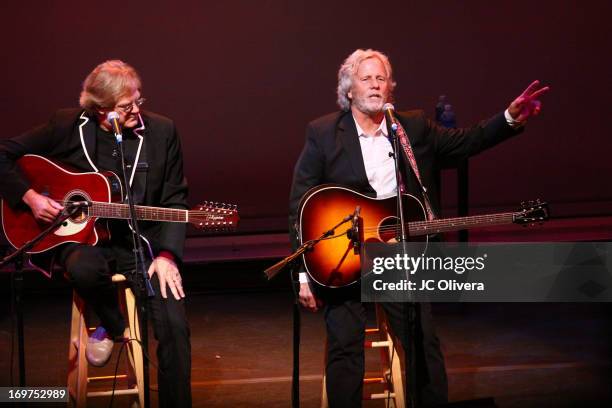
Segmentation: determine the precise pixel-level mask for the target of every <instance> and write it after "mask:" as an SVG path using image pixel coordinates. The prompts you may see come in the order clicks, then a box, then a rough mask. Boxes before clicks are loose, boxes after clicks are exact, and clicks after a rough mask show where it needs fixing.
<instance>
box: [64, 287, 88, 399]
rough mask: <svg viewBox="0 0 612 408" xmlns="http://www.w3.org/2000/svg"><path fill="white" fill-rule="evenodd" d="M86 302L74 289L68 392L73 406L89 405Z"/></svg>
mask: <svg viewBox="0 0 612 408" xmlns="http://www.w3.org/2000/svg"><path fill="white" fill-rule="evenodd" d="M85 312H86V310H85V302H84V301H83V299H81V298H80V296H79V295H77V293H76V292H74V291H73V295H72V319H71V324H70V345H69V348H68V392H69V395H70V398H69V403H70V405H71V406H76V407H77V408H79V407H85V406H86V405H87V358H86V357H85V348H86V347H87V338H88V333H87V326H86V324H85Z"/></svg>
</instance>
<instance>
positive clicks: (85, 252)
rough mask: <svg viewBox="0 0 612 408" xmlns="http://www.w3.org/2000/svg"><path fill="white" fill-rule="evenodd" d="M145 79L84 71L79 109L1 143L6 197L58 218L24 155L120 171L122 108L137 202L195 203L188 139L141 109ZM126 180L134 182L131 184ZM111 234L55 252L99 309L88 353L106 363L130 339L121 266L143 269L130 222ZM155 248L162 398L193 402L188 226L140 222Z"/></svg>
mask: <svg viewBox="0 0 612 408" xmlns="http://www.w3.org/2000/svg"><path fill="white" fill-rule="evenodd" d="M140 92H141V81H140V77H139V75H138V73H137V72H136V71H135V70H134V68H132V67H131V66H130V65H128V64H126V63H124V62H122V61H119V60H112V61H106V62H104V63H102V64H100V65H98V66H97V67H96V68H95V69H94V70H93V71H92V72H91V73H90V74H89V75H88V76H87V78H86V79H85V81H84V83H83V89H82V92H81V96H80V105H81V108H79V109H66V110H60V111H58V112H56V113H55V114H54V116H53V117H52V118H51V120H50V121H49V122H48V123H47V124H45V125H42V126H39V127H37V128H35V129H33V130H31V131H29V132H27V133H25V134H23V135H21V136H18V137H15V138H12V139H8V140H3V141H2V142H0V180H1V181H0V195H1V196H2V198H3V199H5V200H7V202H8V203H9V205H12V206H17V205H20V204H23V203H25V204H26V205H28V206H29V207H30V208H31V210H32V213H33V214H34V216H35V218H36V219H37V220H39V221H41V222H51V221H53V220H54V219H55V217H56V216H57V215H58V214H59V212H60V211H61V210H62V208H63V207H62V205H60V204H59V203H58V202H56V201H54V200H53V198H52V197H47V196H45V195H44V194H43V193H44V192H41V191H34V190H33V189H32V188H30V184H29V182H28V180H26V179H24V178H23V176H21V175H20V172H19V170H18V166H17V164H16V160H17V159H19V158H20V157H21V156H23V155H24V154H38V155H42V156H46V157H48V158H51V159H54V160H57V161H59V162H61V163H64V164H66V165H69V166H70V167H72V168H74V169H76V170H77V171H82V172H92V171H94V172H100V171H107V170H110V171H113V172H115V173H116V174H117V175H119V176H120V179H121V181H123V177H121V174H122V169H121V162H120V155H119V154H118V150H117V144H116V140H115V137H114V134H113V132H112V127H111V125H110V123H109V122H108V121H107V120H106V118H107V114H108V113H109V112H111V111H114V112H117V114H118V116H119V118H118V122H119V124H120V125H121V126H122V127H123V145H124V150H125V161H126V166H127V170H126V171H127V173H128V180H130V186H131V189H132V192H133V195H134V202H135V203H136V204H141V205H149V206H156V207H168V208H180V209H186V208H187V202H186V198H187V184H186V180H185V178H184V176H183V159H182V152H181V144H180V140H179V138H178V135H177V132H176V128H175V126H174V123H173V122H172V120H170V119H168V118H166V117H163V116H160V115H157V114H154V113H151V112H145V111H142V110H141V106H142V104H143V103H144V101H145V99H144V98H143V97H142V95H141V93H140ZM123 187H124V188H125V186H123ZM108 223H109V228H110V231H111V240H110V241H108V242H103V243H100V244H98V245H96V246H89V245H83V244H66V245H63V246H62V247H60V248H59V249H58V250H57V251H56V252H55V261H56V262H58V263H59V264H60V265H62V266H63V267H64V269H65V271H66V274H67V276H68V277H69V280H70V281H71V283H72V284H73V285H74V287H75V289H76V290H77V292H78V293H79V295H80V296H81V297H82V298H83V299H84V300H85V301H86V302H87V303H88V305H89V306H90V307H91V308H92V309H93V310H94V311H95V312H96V314H97V315H98V317H99V319H100V326H99V327H98V328H97V329H96V330H95V332H94V333H93V334H92V335H91V336H90V338H89V340H88V344H87V350H86V356H87V359H88V361H89V362H90V364H92V365H95V366H103V365H104V364H106V362H107V361H108V359H109V358H110V355H111V352H112V349H113V344H114V340H119V339H121V340H123V336H124V330H125V327H126V325H125V321H124V318H123V316H122V315H121V313H120V311H119V308H118V301H117V293H116V289H115V288H114V286H113V284H112V282H111V276H112V274H113V273H116V272H118V273H123V274H126V276H128V278H129V277H130V276H132V273H131V272H133V271H134V270H135V265H136V263H135V258H134V252H133V247H134V244H133V243H134V236H133V233H132V231H131V229H130V226H129V225H128V223H127V222H126V221H125V220H109V221H108ZM139 226H140V232H141V235H142V237H143V241H144V243H145V248H144V249H145V256H147V255H149V256H148V257H147V258H148V261H147V262H150V264H148V265H147V267H148V274H149V276H150V277H151V283H152V284H153V288H154V290H155V297H154V298H152V299H150V300H149V310H150V314H151V317H152V320H153V326H154V333H155V337H156V339H157V340H158V342H159V344H158V347H157V357H158V366H159V371H158V383H159V405H160V406H163V407H187V406H191V386H190V377H191V344H190V332H189V325H188V323H187V319H186V316H185V307H184V297H185V293H184V291H183V287H182V282H181V276H180V273H179V269H178V265H180V263H181V258H182V255H183V244H184V240H185V224H183V223H154V222H146V223H139Z"/></svg>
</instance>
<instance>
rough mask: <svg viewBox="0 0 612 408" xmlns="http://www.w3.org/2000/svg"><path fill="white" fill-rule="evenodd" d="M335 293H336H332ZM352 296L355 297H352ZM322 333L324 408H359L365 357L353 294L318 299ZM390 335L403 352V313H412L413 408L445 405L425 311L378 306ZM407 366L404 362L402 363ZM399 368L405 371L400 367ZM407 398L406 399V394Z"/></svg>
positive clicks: (436, 346) (360, 310)
mask: <svg viewBox="0 0 612 408" xmlns="http://www.w3.org/2000/svg"><path fill="white" fill-rule="evenodd" d="M338 293H340V292H338ZM356 296H357V297H356ZM322 297H323V298H324V299H325V301H326V303H327V306H326V307H325V311H324V315H325V323H326V327H327V366H326V371H325V372H326V388H327V398H328V401H329V406H330V408H355V407H361V404H362V394H363V377H364V374H365V354H364V349H363V344H364V340H365V329H366V311H365V307H364V304H363V303H361V302H360V301H359V300H358V299H359V297H358V295H356V294H355V291H350V292H348V293H347V292H344V293H342V294H341V295H338V294H334V296H330V295H329V293H325V294H323V296H322ZM381 305H382V307H383V309H384V310H385V313H386V314H387V319H388V321H389V324H390V325H391V329H392V330H393V333H394V334H395V336H397V337H398V338H399V339H400V341H401V343H402V346H403V347H404V349H407V347H408V340H409V337H408V336H409V333H410V331H409V326H408V319H407V312H408V308H409V307H416V310H415V312H416V326H415V329H416V330H415V332H416V338H415V345H416V347H415V353H416V366H417V388H418V390H419V394H418V395H417V396H415V398H416V400H417V403H418V404H419V406H435V405H440V404H445V403H447V402H448V383H447V378H446V368H445V365H444V357H443V356H442V352H441V350H440V341H439V340H438V337H437V336H436V333H435V330H434V327H433V322H432V317H431V305H430V304H428V303H420V304H416V305H408V304H406V303H381ZM405 363H407V362H405ZM404 367H407V365H406V364H404ZM406 395H408V394H406Z"/></svg>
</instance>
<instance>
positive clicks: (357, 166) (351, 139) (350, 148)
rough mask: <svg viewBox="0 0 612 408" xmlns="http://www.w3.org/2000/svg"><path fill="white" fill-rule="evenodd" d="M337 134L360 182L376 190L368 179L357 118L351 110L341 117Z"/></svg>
mask: <svg viewBox="0 0 612 408" xmlns="http://www.w3.org/2000/svg"><path fill="white" fill-rule="evenodd" d="M337 135H338V137H339V139H340V142H341V143H342V147H343V148H344V150H345V151H346V154H347V156H348V158H349V162H350V163H351V167H352V168H353V172H354V173H355V175H356V176H357V178H358V180H359V183H360V184H362V185H363V186H364V187H366V186H367V188H368V189H369V190H371V191H374V189H373V188H372V186H370V183H369V181H368V176H367V174H366V171H365V165H364V164H363V154H362V153H361V144H360V143H359V136H358V135H357V128H356V127H355V120H354V119H353V115H351V113H350V112H347V113H345V114H344V115H343V116H342V117H341V118H340V120H339V122H338V126H337Z"/></svg>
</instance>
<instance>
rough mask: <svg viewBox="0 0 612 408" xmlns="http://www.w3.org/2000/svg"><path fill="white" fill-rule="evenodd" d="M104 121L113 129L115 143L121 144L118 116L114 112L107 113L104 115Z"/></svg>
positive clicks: (121, 137)
mask: <svg viewBox="0 0 612 408" xmlns="http://www.w3.org/2000/svg"><path fill="white" fill-rule="evenodd" d="M106 120H107V122H108V123H109V124H110V125H111V127H112V128H113V133H114V134H115V138H116V139H117V143H121V142H122V141H123V135H122V134H121V125H120V124H119V114H118V113H117V112H115V111H112V112H108V113H107V114H106Z"/></svg>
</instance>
